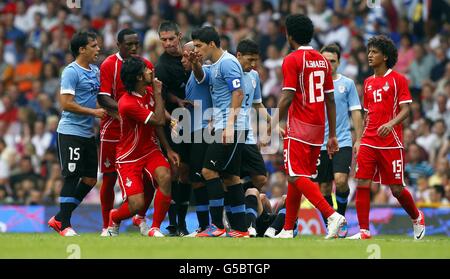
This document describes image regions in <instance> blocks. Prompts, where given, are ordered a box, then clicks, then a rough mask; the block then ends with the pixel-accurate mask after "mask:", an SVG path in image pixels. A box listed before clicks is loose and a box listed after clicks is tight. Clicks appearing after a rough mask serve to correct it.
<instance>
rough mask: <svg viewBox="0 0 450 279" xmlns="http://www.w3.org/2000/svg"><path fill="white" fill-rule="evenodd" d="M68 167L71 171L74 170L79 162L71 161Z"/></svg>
mask: <svg viewBox="0 0 450 279" xmlns="http://www.w3.org/2000/svg"><path fill="white" fill-rule="evenodd" d="M67 168H68V169H69V171H70V172H74V171H75V169H76V168H77V163H69V164H68V165H67Z"/></svg>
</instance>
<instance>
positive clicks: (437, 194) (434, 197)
mask: <svg viewBox="0 0 450 279" xmlns="http://www.w3.org/2000/svg"><path fill="white" fill-rule="evenodd" d="M430 202H431V203H432V204H434V205H436V206H441V205H447V204H448V200H447V199H446V198H445V191H444V186H442V185H434V186H433V187H431V191H430Z"/></svg>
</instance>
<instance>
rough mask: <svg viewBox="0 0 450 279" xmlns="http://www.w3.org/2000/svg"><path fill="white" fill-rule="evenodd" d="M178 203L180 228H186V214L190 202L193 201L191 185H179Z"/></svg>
mask: <svg viewBox="0 0 450 279" xmlns="http://www.w3.org/2000/svg"><path fill="white" fill-rule="evenodd" d="M179 185H180V186H179V187H180V188H179V189H178V190H179V192H178V201H177V216H178V228H184V229H185V228H186V214H187V211H188V207H189V200H190V199H191V184H187V183H179Z"/></svg>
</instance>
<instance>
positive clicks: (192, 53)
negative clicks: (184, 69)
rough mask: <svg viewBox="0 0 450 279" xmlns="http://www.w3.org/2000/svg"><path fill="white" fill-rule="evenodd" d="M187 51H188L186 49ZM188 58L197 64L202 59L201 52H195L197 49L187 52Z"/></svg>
mask: <svg viewBox="0 0 450 279" xmlns="http://www.w3.org/2000/svg"><path fill="white" fill-rule="evenodd" d="M185 52H186V53H187V51H185ZM187 56H188V59H189V61H190V62H191V63H192V64H197V63H200V61H201V57H200V54H199V53H197V52H195V51H189V53H187Z"/></svg>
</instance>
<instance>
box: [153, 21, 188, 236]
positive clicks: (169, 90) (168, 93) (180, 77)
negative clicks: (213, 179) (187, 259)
mask: <svg viewBox="0 0 450 279" xmlns="http://www.w3.org/2000/svg"><path fill="white" fill-rule="evenodd" d="M158 34H159V39H160V41H161V44H162V47H163V48H164V52H163V54H161V56H160V57H159V60H158V63H157V64H156V67H155V71H156V72H155V75H156V77H157V78H158V79H159V80H160V81H161V82H162V83H163V97H164V99H165V100H166V110H167V111H168V113H170V114H171V113H172V111H173V110H174V109H176V108H184V107H188V106H190V105H192V103H191V102H190V101H188V100H185V97H186V92H185V87H186V84H187V82H188V79H189V76H190V72H189V71H186V70H185V69H184V67H183V64H182V63H181V58H182V54H183V53H182V50H181V47H182V46H181V38H182V34H181V32H180V30H179V28H178V25H177V24H175V23H174V22H171V21H163V22H162V23H161V24H160V26H159V30H158ZM171 123H173V121H171ZM165 128H166V129H165V132H166V137H167V139H168V141H169V144H170V145H171V147H172V148H173V150H175V151H176V152H177V153H178V154H179V155H180V158H181V163H180V166H179V167H178V168H177V170H176V172H177V174H176V175H174V176H173V179H174V181H173V182H172V198H173V200H172V202H171V206H170V209H169V226H168V227H167V230H168V231H169V236H176V235H181V236H184V235H187V234H189V232H188V231H187V229H186V220H185V219H186V214H187V210H188V206H189V200H190V194H191V186H190V185H189V165H188V162H189V159H188V157H189V154H188V151H189V147H188V146H186V144H185V143H183V142H182V143H179V144H175V143H174V142H173V140H172V137H171V127H170V126H169V125H168V126H166V127H165ZM177 217H178V218H177Z"/></svg>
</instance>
